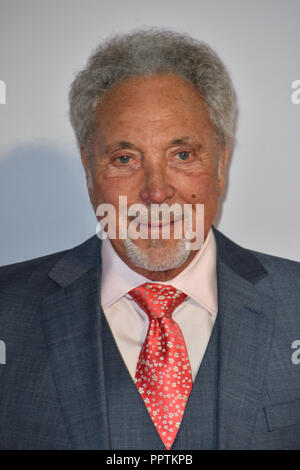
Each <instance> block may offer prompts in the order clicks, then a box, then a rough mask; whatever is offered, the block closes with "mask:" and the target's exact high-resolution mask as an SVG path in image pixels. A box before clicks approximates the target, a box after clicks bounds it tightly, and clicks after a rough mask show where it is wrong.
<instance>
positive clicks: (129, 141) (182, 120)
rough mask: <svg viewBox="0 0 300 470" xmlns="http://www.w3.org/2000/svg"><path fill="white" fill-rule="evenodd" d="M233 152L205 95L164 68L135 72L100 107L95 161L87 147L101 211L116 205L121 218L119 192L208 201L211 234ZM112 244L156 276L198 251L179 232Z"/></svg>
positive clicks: (149, 199) (158, 199) (163, 276)
mask: <svg viewBox="0 0 300 470" xmlns="http://www.w3.org/2000/svg"><path fill="white" fill-rule="evenodd" d="M227 157H228V151H227V149H226V148H220V146H219V145H218V143H217V138H216V133H215V131H214V129H213V127H212V125H211V122H210V118H209V114H208V112H207V110H206V108H205V105H204V102H203V99H202V98H201V96H200V95H199V93H198V92H197V91H196V90H195V89H194V88H193V87H192V86H191V85H189V84H188V83H186V82H185V81H183V80H182V79H181V78H180V77H178V76H177V75H162V74H157V75H153V76H143V77H137V78H132V79H129V80H127V81H126V82H123V83H121V84H118V85H116V86H114V87H113V88H112V89H111V90H110V91H109V92H107V93H106V95H105V96H104V98H103V99H102V101H101V103H100V105H99V106H98V109H97V114H96V127H95V133H94V139H93V148H92V153H91V156H90V157H89V159H87V155H86V152H85V150H84V149H83V150H82V160H83V164H84V166H85V169H86V171H88V166H89V168H90V170H89V171H90V175H91V180H92V181H91V183H92V185H91V184H90V185H89V194H90V198H91V202H92V205H93V207H94V209H95V210H96V209H97V207H98V206H99V205H100V204H102V203H110V204H112V205H113V206H114V207H115V208H116V212H117V216H118V203H119V196H127V204H128V207H129V206H130V205H132V204H135V203H140V204H144V205H146V206H147V207H150V206H151V205H153V204H156V205H160V204H162V203H165V204H168V206H171V205H172V204H174V203H177V204H180V206H181V207H182V208H183V205H184V204H192V205H193V206H192V207H193V208H195V204H204V213H205V223H204V237H205V238H206V236H207V233H208V231H209V228H210V227H211V225H212V223H213V219H214V217H215V214H216V211H217V206H218V200H219V197H220V195H221V193H222V191H223V187H224V180H225V169H226V162H227ZM218 167H220V170H219V171H220V176H219V174H218ZM129 221H130V220H128V222H129ZM194 222H195V221H193V224H194ZM193 227H194V225H193ZM149 228H150V227H149ZM171 235H172V230H171ZM111 243H112V245H113V246H114V248H115V250H116V251H117V253H118V254H119V256H120V257H121V258H122V259H123V260H124V261H125V262H126V263H127V264H128V265H129V266H130V267H131V268H133V269H134V270H135V271H137V272H140V273H141V274H144V275H145V276H146V277H148V278H149V279H152V280H161V281H163V280H167V279H171V278H172V277H174V276H175V275H177V274H178V273H179V272H180V271H181V270H183V269H184V267H185V266H186V265H187V264H188V263H189V262H190V261H191V260H192V258H193V257H194V255H195V254H196V251H189V252H186V250H184V249H183V248H182V247H183V244H182V241H180V240H178V239H175V238H174V237H172V236H171V237H170V239H167V240H166V239H159V240H151V239H137V240H132V241H131V242H130V246H128V244H127V245H126V243H124V240H122V239H115V240H113V239H111ZM139 260H140V261H139ZM141 260H142V261H141ZM147 260H148V261H147ZM176 263H177V266H176ZM164 268H165V269H164Z"/></svg>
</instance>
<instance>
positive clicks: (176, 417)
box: [129, 283, 193, 450]
mask: <svg viewBox="0 0 300 470" xmlns="http://www.w3.org/2000/svg"><path fill="white" fill-rule="evenodd" d="M129 294H130V295H131V296H132V298H133V299H134V301H135V302H136V303H137V304H138V305H139V306H140V307H141V308H142V309H143V310H144V311H145V312H146V313H147V315H148V317H149V320H150V323H149V328H148V332H147V337H146V340H145V342H144V344H143V347H142V349H141V352H140V356H139V360H138V364H137V369H136V374H135V382H136V385H137V387H138V390H139V392H140V394H141V396H142V398H143V400H144V402H145V405H146V407H147V410H148V412H149V414H150V416H151V418H152V421H153V423H154V425H155V427H156V429H157V431H158V433H159V435H160V437H161V439H162V441H163V443H164V445H165V447H166V449H167V450H169V449H170V448H171V447H172V444H173V442H174V439H175V437H176V434H177V432H178V428H179V426H180V423H181V420H182V417H183V413H184V409H185V405H186V402H187V400H188V397H189V394H190V391H191V389H192V385H193V384H192V374H191V368H190V363H189V359H188V355H187V351H186V347H185V343H184V338H183V335H182V333H181V330H180V328H179V326H178V324H177V323H176V322H175V321H174V320H173V319H172V318H171V316H172V313H173V310H174V309H175V308H176V307H177V306H178V305H179V304H180V303H181V302H183V300H184V299H185V298H186V294H184V293H183V292H181V291H179V290H177V289H175V288H174V287H172V286H168V285H162V284H156V283H146V284H142V285H141V286H139V287H136V288H135V289H133V290H132V291H130V292H129Z"/></svg>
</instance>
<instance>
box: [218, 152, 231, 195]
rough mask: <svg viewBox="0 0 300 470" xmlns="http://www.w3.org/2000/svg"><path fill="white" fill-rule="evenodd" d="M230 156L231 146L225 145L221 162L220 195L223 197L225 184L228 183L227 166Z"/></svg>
mask: <svg viewBox="0 0 300 470" xmlns="http://www.w3.org/2000/svg"><path fill="white" fill-rule="evenodd" d="M229 156H230V150H229V145H224V146H223V148H222V152H221V156H220V157H219V158H220V161H219V181H218V185H219V195H220V196H221V195H222V193H223V191H224V187H225V182H226V170H227V164H228V160H229Z"/></svg>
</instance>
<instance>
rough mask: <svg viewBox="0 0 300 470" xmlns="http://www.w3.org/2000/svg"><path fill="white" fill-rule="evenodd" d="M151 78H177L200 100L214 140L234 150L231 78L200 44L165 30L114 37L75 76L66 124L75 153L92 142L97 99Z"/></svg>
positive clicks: (234, 129)
mask: <svg viewBox="0 0 300 470" xmlns="http://www.w3.org/2000/svg"><path fill="white" fill-rule="evenodd" d="M155 73H164V74H170V73H172V74H177V75H178V76H180V77H181V78H182V79H184V80H185V81H187V82H188V83H190V84H192V85H193V86H195V87H196V89H197V90H198V91H199V93H200V95H201V96H202V98H203V99H204V102H205V104H206V106H207V110H208V112H209V115H210V119H211V122H212V125H213V126H214V128H215V131H216V134H217V137H218V140H219V142H220V143H221V144H226V145H228V146H229V148H230V149H231V150H232V149H233V146H234V140H235V131H236V121H237V114H238V106H237V99H236V93H235V90H234V88H233V85H232V82H231V79H230V76H229V73H228V71H227V69H226V68H225V66H224V64H223V63H222V61H221V59H220V58H219V57H218V56H217V54H216V53H215V52H214V51H213V50H212V49H211V48H210V47H209V46H208V45H207V44H206V43H204V42H200V41H197V40H195V39H193V38H191V37H190V36H188V35H187V34H179V33H175V32H173V31H170V30H166V29H163V30H162V29H153V28H151V29H148V30H138V31H135V32H133V33H129V34H120V35H115V36H113V37H111V38H109V39H108V40H107V41H106V42H105V43H103V44H100V45H99V46H98V47H97V48H96V50H95V51H94V53H93V54H92V55H91V56H90V58H89V59H88V61H87V65H86V67H85V68H84V69H83V70H82V71H81V72H79V73H78V74H77V76H76V77H75V79H74V81H73V83H72V84H71V88H70V93H69V103H70V120H71V124H72V126H73V129H74V131H75V135H76V139H77V143H78V146H79V148H82V147H87V148H89V145H90V143H91V141H92V137H93V130H94V129H93V125H94V114H95V111H96V108H97V106H98V104H99V103H100V100H101V97H102V96H103V95H104V94H105V93H106V92H107V91H108V90H110V89H111V88H112V87H113V86H114V85H115V84H117V83H119V82H122V81H124V80H126V79H129V78H131V77H136V76H142V75H151V74H155Z"/></svg>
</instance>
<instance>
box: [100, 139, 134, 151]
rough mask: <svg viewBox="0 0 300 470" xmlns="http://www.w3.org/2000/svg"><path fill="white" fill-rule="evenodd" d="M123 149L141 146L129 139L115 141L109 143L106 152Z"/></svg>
mask: <svg viewBox="0 0 300 470" xmlns="http://www.w3.org/2000/svg"><path fill="white" fill-rule="evenodd" d="M122 149H132V150H139V148H138V147H137V146H136V145H134V144H132V143H131V142H127V140H120V141H119V142H115V143H114V144H111V145H108V146H107V147H106V149H105V153H109V152H110V151H111V150H122Z"/></svg>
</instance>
